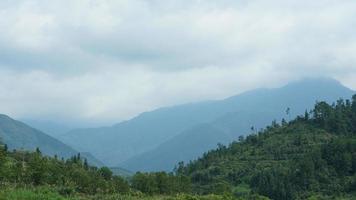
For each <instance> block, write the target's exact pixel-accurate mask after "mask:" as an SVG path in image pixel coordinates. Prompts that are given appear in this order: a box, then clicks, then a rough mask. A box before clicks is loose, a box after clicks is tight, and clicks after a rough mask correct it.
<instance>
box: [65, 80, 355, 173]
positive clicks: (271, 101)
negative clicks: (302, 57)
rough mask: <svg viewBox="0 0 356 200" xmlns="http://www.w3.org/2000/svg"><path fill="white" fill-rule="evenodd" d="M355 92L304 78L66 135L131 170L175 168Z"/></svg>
mask: <svg viewBox="0 0 356 200" xmlns="http://www.w3.org/2000/svg"><path fill="white" fill-rule="evenodd" d="M352 94H353V91H352V90H350V89H348V88H346V87H344V86H343V85H341V84H340V83H339V82H338V81H335V80H333V79H328V78H318V79H303V80H300V81H297V82H293V83H290V84H288V85H286V86H284V87H281V88H276V89H257V90H252V91H249V92H245V93H242V94H240V95H236V96H232V97H230V98H226V99H223V100H217V101H205V102H201V103H194V104H185V105H179V106H173V107H168V108H161V109H158V110H154V111H151V112H146V113H143V114H141V115H139V116H138V117H136V118H134V119H132V120H129V121H126V122H122V123H119V124H116V125H114V126H112V127H103V128H96V129H78V130H73V131H70V132H69V133H67V134H65V135H62V136H61V140H62V141H64V142H65V143H68V144H70V145H71V146H73V147H75V148H77V149H79V150H81V151H89V152H91V153H93V154H94V156H96V157H98V158H99V159H101V160H103V161H104V162H105V163H106V164H108V165H109V166H121V167H124V168H126V169H129V170H130V171H135V170H140V171H157V170H172V169H173V167H174V165H175V164H176V163H177V162H179V161H181V160H183V161H189V160H191V159H194V158H196V156H198V155H200V154H201V153H203V152H205V151H207V150H209V149H212V148H215V147H216V145H217V143H228V142H230V141H231V140H233V139H236V138H237V137H238V136H240V135H246V134H248V133H249V132H250V128H251V126H254V127H255V128H256V129H258V128H262V127H265V126H266V125H268V124H269V123H270V122H271V121H272V120H274V119H277V120H280V119H281V118H283V117H284V118H288V116H286V114H285V111H286V109H287V108H288V107H289V108H290V110H291V111H290V116H289V117H290V118H293V117H294V116H296V115H297V114H302V113H304V111H305V109H307V108H311V107H312V106H313V105H314V103H315V102H316V101H317V100H325V101H328V102H331V101H333V100H335V99H338V98H348V97H350V96H351V95H352Z"/></svg>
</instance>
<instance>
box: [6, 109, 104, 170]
mask: <svg viewBox="0 0 356 200" xmlns="http://www.w3.org/2000/svg"><path fill="white" fill-rule="evenodd" d="M0 140H1V142H3V143H4V144H6V145H7V146H8V148H9V150H29V151H35V150H36V148H39V149H40V151H41V152H42V153H43V154H45V155H48V156H55V155H57V156H58V157H59V158H70V157H71V156H74V155H77V154H78V153H79V152H78V151H76V150H74V149H73V148H72V147H70V146H68V145H67V144H64V143H63V142H61V141H59V140H57V139H55V138H53V137H51V136H49V135H47V134H46V133H43V132H42V131H39V130H37V129H35V128H32V127H30V126H28V125H27V124H25V123H23V122H21V121H17V120H14V119H12V118H10V117H9V116H7V115H3V114H0ZM81 154H82V157H84V158H87V159H88V162H89V163H90V164H92V165H95V166H102V165H103V163H102V162H100V161H99V160H97V159H96V158H95V157H94V156H92V155H91V154H90V153H81Z"/></svg>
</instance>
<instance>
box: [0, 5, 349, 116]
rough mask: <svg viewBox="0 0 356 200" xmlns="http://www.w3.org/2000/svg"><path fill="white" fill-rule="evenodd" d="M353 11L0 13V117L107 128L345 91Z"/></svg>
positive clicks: (225, 8) (35, 9)
mask: <svg viewBox="0 0 356 200" xmlns="http://www.w3.org/2000/svg"><path fill="white" fill-rule="evenodd" d="M355 9H356V2H355V1H353V0H345V1H342V2H340V1H336V0H326V1H325V0H316V1H304V0H302V1H300V0H299V1H297V0H290V1H282V0H273V1H262V0H249V1H246V0H241V1H232V0H222V1H218V2H217V1H213V0H205V1H202V0H194V1H187V0H181V1H177V0H166V1H159V0H153V1H152V0H151V1H148V0H147V1H146V0H119V1H114V0H103V1H92V0H85V1H73V0H71V1H69V0H68V1H63V0H61V1H60V0H54V1H43V0H29V1H21V0H19V1H4V2H0V29H1V30H2V33H1V35H0V79H1V80H0V95H1V96H0V104H1V105H2V106H1V107H0V112H3V113H8V114H11V115H14V116H16V117H27V118H44V117H46V118H52V119H61V120H65V119H67V120H78V121H83V120H84V121H85V120H88V121H92V120H101V121H103V122H107V121H110V122H114V121H118V120H121V119H126V118H129V117H132V116H134V115H135V114H137V113H139V112H142V111H146V110H150V109H153V108H156V107H159V106H164V105H172V104H177V103H184V102H189V101H198V100H204V99H217V98H223V97H226V96H229V95H232V94H235V93H239V92H242V91H244V90H248V89H252V88H256V87H262V86H270V87H272V86H277V85H281V84H283V83H286V82H287V81H289V80H294V79H298V78H300V77H305V76H308V77H310V76H330V77H334V78H337V79H338V80H340V81H342V82H343V83H345V84H346V85H348V86H349V87H352V88H354V89H356V82H355V81H354V80H355V79H356V78H355V77H356V59H355V56H354V54H355V52H356V35H355V34H354V28H353V27H355V25H356V20H355V19H356V13H355V12H354V11H355Z"/></svg>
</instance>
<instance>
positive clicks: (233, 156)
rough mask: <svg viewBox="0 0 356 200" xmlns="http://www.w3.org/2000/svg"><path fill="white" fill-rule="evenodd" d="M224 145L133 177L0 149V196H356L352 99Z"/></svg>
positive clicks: (184, 199) (179, 199)
mask: <svg viewBox="0 0 356 200" xmlns="http://www.w3.org/2000/svg"><path fill="white" fill-rule="evenodd" d="M251 132H252V133H251V134H250V135H249V136H247V137H246V138H245V137H242V136H241V137H240V138H239V140H238V141H235V142H233V143H231V144H230V145H228V146H224V145H218V146H219V147H218V148H217V149H215V150H211V151H209V152H207V153H205V154H204V155H203V156H202V157H201V158H199V159H197V160H195V161H192V162H190V163H187V164H184V163H182V162H181V163H179V164H177V166H176V168H175V172H174V173H166V172H155V173H141V172H137V173H136V174H134V175H133V176H132V177H130V178H128V179H125V178H121V177H119V176H115V175H113V173H112V171H110V169H109V168H107V167H102V168H96V167H91V166H89V165H88V163H87V161H86V160H85V159H82V157H81V156H80V155H77V156H74V157H72V158H70V159H68V160H63V159H58V158H57V157H53V158H52V157H46V156H43V155H42V154H41V152H40V150H39V149H37V150H36V151H35V152H26V151H9V150H8V149H7V145H1V146H0V147H1V148H0V186H1V187H0V188H1V189H0V199H1V200H3V199H4V200H12V199H21V200H38V199H40V200H41V199H43V200H45V199H63V200H68V199H71V200H83V199H93V200H94V199H100V200H109V199H110V200H114V199H118V200H120V199H131V200H138V199H146V200H225V199H226V200H235V199H239V200H245V199H250V200H266V199H275V200H290V199H309V200H314V199H345V200H351V199H355V197H356V95H354V96H353V97H352V100H346V101H344V100H342V99H341V100H338V101H337V102H336V103H334V104H332V105H330V104H328V103H326V102H319V103H317V104H316V105H315V107H314V109H312V110H311V111H306V112H305V114H304V115H303V116H298V117H297V118H296V119H294V120H292V121H290V122H286V121H285V120H283V121H282V123H277V122H276V121H273V122H272V124H271V125H270V126H267V127H266V128H265V129H263V130H260V131H256V130H255V129H254V128H252V129H251Z"/></svg>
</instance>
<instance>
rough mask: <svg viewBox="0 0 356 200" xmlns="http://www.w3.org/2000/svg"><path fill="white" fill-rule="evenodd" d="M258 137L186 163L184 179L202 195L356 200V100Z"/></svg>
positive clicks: (322, 107) (320, 107)
mask: <svg viewBox="0 0 356 200" xmlns="http://www.w3.org/2000/svg"><path fill="white" fill-rule="evenodd" d="M252 131H253V132H254V133H253V134H251V135H249V136H247V137H246V138H243V137H240V138H239V141H236V142H233V143H232V144H230V145H229V146H227V147H226V146H223V145H220V147H219V148H218V149H216V150H213V151H210V152H208V153H205V154H204V155H203V156H202V157H201V158H200V159H198V160H196V161H194V162H190V163H188V164H187V165H184V164H183V163H180V164H179V166H178V167H177V172H178V174H181V175H186V176H189V177H191V180H192V184H193V186H194V188H193V190H194V191H196V192H198V193H201V194H206V193H211V192H213V193H224V192H232V193H234V194H236V195H239V194H240V195H241V194H243V193H250V192H253V193H258V194H260V195H264V196H267V197H270V198H271V199H304V198H309V197H311V196H314V197H315V198H316V197H317V196H319V198H321V199H324V198H326V197H328V196H329V197H333V196H334V197H335V196H339V197H340V196H348V195H349V196H352V195H355V193H356V95H355V96H353V98H352V101H349V100H346V101H344V100H338V101H337V102H336V103H334V104H332V105H329V104H327V103H325V102H319V103H317V104H316V105H315V108H314V109H313V110H312V111H310V112H306V113H305V115H304V116H299V117H297V118H296V119H295V120H293V121H291V122H290V123H286V122H285V121H283V122H282V124H278V123H276V122H273V123H272V125H270V126H268V127H266V128H265V129H264V130H262V131H259V132H255V131H254V130H252ZM322 197H323V198H322ZM354 197H355V196H354ZM316 199H318V198H316Z"/></svg>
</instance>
